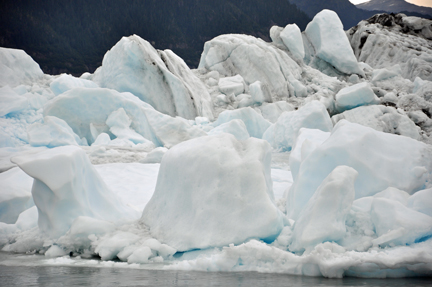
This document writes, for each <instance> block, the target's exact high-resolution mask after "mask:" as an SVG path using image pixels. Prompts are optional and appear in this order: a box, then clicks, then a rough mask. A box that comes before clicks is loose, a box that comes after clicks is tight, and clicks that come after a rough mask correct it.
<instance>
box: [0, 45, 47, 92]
mask: <svg viewBox="0 0 432 287" xmlns="http://www.w3.org/2000/svg"><path fill="white" fill-rule="evenodd" d="M43 77H44V73H43V72H42V70H41V69H40V67H39V65H38V63H36V62H35V61H34V60H33V59H32V58H31V57H30V56H29V55H27V53H26V52H24V51H23V50H18V49H8V48H2V47H0V87H4V86H6V85H9V86H10V87H12V88H13V87H16V86H18V85H21V84H31V83H33V82H36V81H38V80H41V79H42V78H43Z"/></svg>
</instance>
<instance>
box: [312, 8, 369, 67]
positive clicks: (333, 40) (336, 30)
mask: <svg viewBox="0 0 432 287" xmlns="http://www.w3.org/2000/svg"><path fill="white" fill-rule="evenodd" d="M305 35H306V36H307V38H308V40H309V41H310V42H311V43H312V45H313V47H314V48H315V53H316V56H317V57H319V58H320V59H322V60H324V61H326V62H328V63H329V64H331V65H333V66H334V67H335V68H336V69H338V70H339V71H341V72H343V73H345V74H349V75H350V74H358V75H361V76H364V75H365V74H364V72H363V70H362V69H360V67H359V65H358V63H357V59H356V57H355V56H354V53H353V51H352V49H351V46H350V43H349V41H348V38H347V36H346V35H345V32H344V30H343V25H342V22H341V21H340V19H339V17H338V15H337V14H336V13H335V12H333V11H331V10H326V9H325V10H323V11H321V12H319V13H318V14H316V15H315V17H314V18H313V20H312V22H310V23H309V24H308V25H307V27H306V30H305Z"/></svg>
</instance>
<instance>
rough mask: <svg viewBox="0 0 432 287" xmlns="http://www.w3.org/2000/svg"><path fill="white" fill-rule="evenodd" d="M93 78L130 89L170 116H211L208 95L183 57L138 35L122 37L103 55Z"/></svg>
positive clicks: (107, 85) (97, 81) (118, 88)
mask: <svg viewBox="0 0 432 287" xmlns="http://www.w3.org/2000/svg"><path fill="white" fill-rule="evenodd" d="M93 80H94V81H95V82H96V83H97V84H99V86H101V87H104V88H111V89H114V90H117V91H119V92H130V93H132V94H134V95H135V96H137V97H139V98H140V99H141V100H143V101H144V102H146V103H149V104H150V105H151V106H153V107H154V108H155V109H156V110H158V111H160V112H162V113H165V114H168V115H170V116H176V115H179V116H181V117H183V118H186V119H194V118H195V117H196V116H197V115H200V116H206V117H208V118H212V116H213V114H212V107H211V105H210V103H211V102H210V95H209V94H208V92H207V90H206V89H205V87H203V84H202V83H201V82H200V81H199V79H197V78H196V76H195V75H194V74H193V73H192V72H191V71H190V70H189V68H188V67H187V65H186V64H185V63H184V62H183V60H182V59H181V58H179V57H178V56H176V55H175V54H174V53H173V52H172V51H169V50H166V51H157V50H156V49H154V48H153V46H151V44H150V43H149V42H147V41H145V40H144V39H142V38H140V37H139V36H137V35H133V36H130V37H123V38H122V39H121V40H120V41H119V42H118V43H117V44H116V45H115V46H114V47H113V48H111V50H110V51H108V52H107V53H106V54H105V56H104V58H103V61H102V66H101V67H100V68H99V69H98V70H96V72H95V74H94V77H93Z"/></svg>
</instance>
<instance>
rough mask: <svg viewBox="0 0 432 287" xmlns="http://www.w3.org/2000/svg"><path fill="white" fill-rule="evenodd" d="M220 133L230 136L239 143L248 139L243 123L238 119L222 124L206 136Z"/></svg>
mask: <svg viewBox="0 0 432 287" xmlns="http://www.w3.org/2000/svg"><path fill="white" fill-rule="evenodd" d="M221 133H229V134H232V135H234V136H235V137H236V139H237V140H239V141H243V140H247V139H248V138H249V137H250V135H249V132H248V130H247V128H246V125H245V123H244V122H243V121H242V120H240V119H234V120H231V121H229V122H226V123H223V124H221V125H219V126H217V127H215V128H214V129H212V130H211V131H209V132H208V135H209V136H211V135H218V134H221Z"/></svg>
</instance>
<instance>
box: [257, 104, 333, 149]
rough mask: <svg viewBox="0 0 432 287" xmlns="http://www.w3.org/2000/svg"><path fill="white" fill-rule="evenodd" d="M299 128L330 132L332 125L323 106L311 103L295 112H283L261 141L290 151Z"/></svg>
mask: <svg viewBox="0 0 432 287" xmlns="http://www.w3.org/2000/svg"><path fill="white" fill-rule="evenodd" d="M301 128H309V129H320V130H322V131H325V132H329V131H331V130H332V128H333V124H332V122H331V119H330V116H329V114H328V112H327V110H326V108H325V106H324V104H322V103H321V102H318V101H312V102H310V103H308V104H306V105H305V106H303V107H302V108H300V109H299V110H297V111H292V112H284V113H283V114H282V115H281V116H280V117H279V119H278V121H277V122H276V123H274V124H273V125H272V126H271V127H270V128H269V129H268V130H267V131H266V132H265V134H264V135H263V139H265V140H267V141H268V142H269V143H270V144H271V145H272V147H273V148H275V149H279V150H283V151H290V150H291V149H292V146H293V145H294V143H295V140H296V137H297V134H298V131H299V130H300V129H301Z"/></svg>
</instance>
